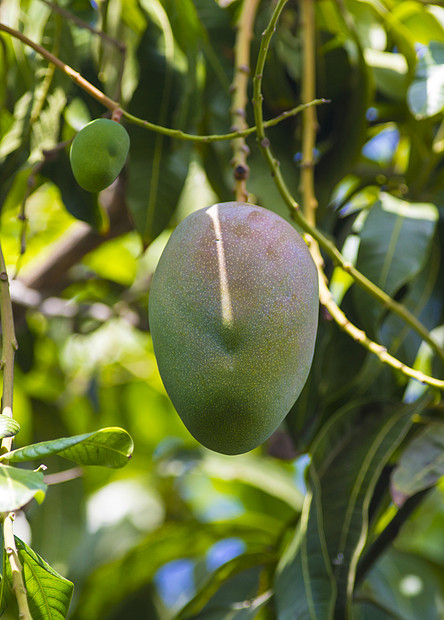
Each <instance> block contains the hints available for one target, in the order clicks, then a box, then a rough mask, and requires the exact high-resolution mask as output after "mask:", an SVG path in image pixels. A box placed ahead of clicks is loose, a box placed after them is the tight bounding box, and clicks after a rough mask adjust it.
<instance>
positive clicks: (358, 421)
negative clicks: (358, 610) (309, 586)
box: [313, 399, 426, 618]
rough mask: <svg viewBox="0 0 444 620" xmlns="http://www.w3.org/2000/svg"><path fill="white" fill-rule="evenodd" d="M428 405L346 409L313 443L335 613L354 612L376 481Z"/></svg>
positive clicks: (419, 403)
mask: <svg viewBox="0 0 444 620" xmlns="http://www.w3.org/2000/svg"><path fill="white" fill-rule="evenodd" d="M425 404H426V401H425V400H424V399H423V400H422V401H418V402H416V403H414V404H412V405H403V406H401V407H398V408H397V409H390V408H388V407H380V406H379V407H378V406H375V407H374V410H369V408H368V406H367V407H366V408H365V410H364V411H365V413H364V411H361V410H360V409H359V408H357V409H356V410H355V411H350V410H349V409H348V408H347V409H344V410H342V411H339V412H338V413H337V414H336V416H334V418H333V419H332V420H331V422H330V423H329V424H327V425H325V426H324V428H323V431H322V433H321V435H320V437H319V438H318V440H317V442H316V444H315V446H314V447H313V463H314V465H315V466H316V467H317V471H318V473H319V478H320V487H321V502H322V510H323V517H324V531H325V538H326V543H327V549H328V556H329V558H330V561H331V563H332V568H333V572H334V576H335V580H336V584H337V588H338V598H337V603H336V611H335V617H338V618H349V617H350V611H351V601H352V595H353V586H354V579H355V573H356V565H357V561H358V558H359V556H360V554H361V552H362V549H363V547H364V545H365V541H366V537H367V530H368V507H369V503H370V500H371V497H372V494H373V491H374V488H375V485H376V482H377V480H378V478H379V475H380V473H381V471H382V468H383V467H384V465H385V463H386V462H387V460H388V459H389V457H390V456H391V454H392V453H393V451H394V450H395V449H396V448H397V446H398V445H399V444H400V442H401V441H402V439H403V437H404V436H405V434H406V433H407V431H408V429H409V428H410V426H411V424H412V416H414V415H415V414H418V413H419V412H421V411H422V410H423V408H424V406H425ZM344 423H347V426H346V427H345V428H346V429H347V430H346V431H345V432H344ZM332 437H334V438H335V441H334V443H333V444H332V443H331V439H332ZM344 500H345V501H344Z"/></svg>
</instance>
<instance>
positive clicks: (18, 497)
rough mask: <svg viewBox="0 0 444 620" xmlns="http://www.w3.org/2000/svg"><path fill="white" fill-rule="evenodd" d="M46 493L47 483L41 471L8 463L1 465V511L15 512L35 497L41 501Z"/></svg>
mask: <svg viewBox="0 0 444 620" xmlns="http://www.w3.org/2000/svg"><path fill="white" fill-rule="evenodd" d="M45 493H46V484H45V483H44V482H43V474H42V473H41V472H35V471H30V470H29V469H18V468H17V467H9V466H8V465H2V467H0V513H1V512H14V510H18V509H19V508H21V507H22V506H24V505H25V504H27V503H28V502H30V501H31V500H32V499H33V498H35V499H36V500H37V501H38V502H39V503H40V502H42V501H43V499H44V498H45Z"/></svg>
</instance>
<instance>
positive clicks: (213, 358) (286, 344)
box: [149, 202, 319, 454]
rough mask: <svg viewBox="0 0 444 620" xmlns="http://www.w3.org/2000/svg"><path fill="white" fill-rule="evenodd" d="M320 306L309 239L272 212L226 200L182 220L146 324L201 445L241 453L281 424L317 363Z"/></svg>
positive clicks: (172, 392)
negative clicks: (315, 352) (314, 362)
mask: <svg viewBox="0 0 444 620" xmlns="http://www.w3.org/2000/svg"><path fill="white" fill-rule="evenodd" d="M318 308H319V291H318V276H317V270H316V267H315V265H314V262H313V260H312V258H311V256H310V253H309V251H308V248H307V245H306V244H305V242H304V241H303V239H302V237H301V236H300V235H299V234H298V233H297V231H296V230H295V229H294V228H293V227H292V226H291V225H290V224H289V223H288V222H286V221H285V220H283V219H282V218H281V217H280V216H278V215H276V214H275V213H273V212H272V211H269V210H267V209H264V208H262V207H257V206H254V205H250V204H244V203H237V202H227V203H220V204H217V205H213V206H212V207H209V208H205V209H201V210H199V211H196V212H194V213H192V214H191V215H189V216H188V217H186V218H185V219H184V220H183V221H182V222H181V223H180V224H179V225H178V226H177V228H176V229H175V230H174V232H173V233H172V235H171V237H170V239H169V241H168V243H167V245H166V247H165V249H164V251H163V253H162V256H161V258H160V260H159V263H158V266H157V269H156V272H155V274H154V276H153V280H152V283H151V288H150V296H149V323H150V330H151V335H152V339H153V346H154V353H155V355H156V359H157V363H158V368H159V372H160V375H161V378H162V381H163V383H164V386H165V389H166V391H167V393H168V395H169V397H170V399H171V401H172V403H173V405H174V407H175V408H176V410H177V412H178V413H179V415H180V417H181V419H182V421H183V422H184V424H185V426H186V427H187V428H188V430H189V432H190V433H191V434H192V435H193V436H194V437H195V438H196V439H197V440H198V441H199V442H200V443H201V444H203V445H204V446H206V447H207V448H210V449H211V450H214V451H216V452H221V453H223V454H241V453H243V452H248V451H249V450H252V449H253V448H255V447H257V446H258V445H260V444H261V443H262V442H264V441H265V440H266V439H267V438H268V437H269V436H270V435H271V433H272V432H273V431H274V430H275V429H276V428H277V427H278V426H279V424H280V423H281V422H282V420H283V419H284V417H285V416H286V415H287V413H288V411H289V410H290V408H291V406H292V405H293V404H294V402H295V401H296V399H297V398H298V396H299V394H300V392H301V390H302V388H303V386H304V384H305V381H306V379H307V376H308V373H309V370H310V366H311V362H312V358H313V351H314V345H315V339H316V332H317V324H318Z"/></svg>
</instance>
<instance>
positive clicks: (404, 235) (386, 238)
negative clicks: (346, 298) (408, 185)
mask: <svg viewBox="0 0 444 620" xmlns="http://www.w3.org/2000/svg"><path fill="white" fill-rule="evenodd" d="M437 219H438V211H437V209H436V207H435V206H434V205H432V204H424V203H408V202H406V201H404V200H399V199H398V198H395V197H394V196H391V195H390V194H386V193H381V194H380V200H379V201H378V202H377V203H376V204H375V205H374V206H373V207H372V209H371V211H370V213H369V214H368V217H367V219H366V221H365V224H364V227H363V229H362V231H361V235H360V236H361V243H360V246H359V252H358V258H357V268H358V269H359V270H360V271H362V273H364V274H365V275H366V276H367V277H368V278H369V279H370V280H371V281H372V282H374V283H375V284H377V285H378V286H379V287H381V288H382V289H384V290H385V291H386V292H387V293H388V294H389V295H391V296H393V295H395V293H397V292H398V291H399V289H401V287H402V286H405V285H406V284H408V283H409V282H410V281H411V280H412V279H413V278H414V277H415V276H416V275H417V274H418V273H419V272H420V271H421V269H422V268H423V267H424V265H425V264H426V262H427V259H428V256H429V252H430V247H431V241H432V238H433V235H434V232H435V228H436V223H437ZM355 303H356V305H357V308H358V311H359V314H360V316H361V318H362V320H363V322H364V325H365V328H366V329H367V330H368V331H369V332H370V333H373V335H375V333H374V332H375V331H376V330H375V327H374V326H375V325H377V324H378V321H380V320H381V318H382V316H383V313H384V308H383V307H382V306H381V305H380V304H378V303H377V302H376V301H374V300H373V299H371V298H370V296H369V295H368V294H367V293H365V292H364V291H362V290H359V291H357V290H355Z"/></svg>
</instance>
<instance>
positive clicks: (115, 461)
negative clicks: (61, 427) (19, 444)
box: [2, 427, 134, 468]
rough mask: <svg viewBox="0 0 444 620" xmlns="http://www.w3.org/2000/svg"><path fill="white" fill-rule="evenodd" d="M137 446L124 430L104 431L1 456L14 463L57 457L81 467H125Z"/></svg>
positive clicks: (45, 442) (38, 445)
mask: <svg viewBox="0 0 444 620" xmlns="http://www.w3.org/2000/svg"><path fill="white" fill-rule="evenodd" d="M133 448H134V444H133V440H132V439H131V436H130V435H129V434H128V433H127V432H126V431H125V430H123V429H122V428H118V427H110V428H102V429H101V430H99V431H95V432H94V433H85V434H84V435H74V436H73V437H63V438H61V439H54V440H52V441H42V442H41V443H36V444H31V445H30V446H26V447H24V448H18V449H17V450H13V451H12V452H8V453H6V454H3V455H2V458H4V459H6V460H8V461H10V462H12V463H22V462H24V461H32V460H35V459H43V458H45V457H46V456H50V455H52V454H58V455H59V456H63V457H64V458H65V459H69V460H70V461H74V462H75V463H78V464H79V465H103V466H105V467H113V468H116V467H123V466H124V465H126V464H127V463H128V459H129V458H131V454H132V452H133Z"/></svg>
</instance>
